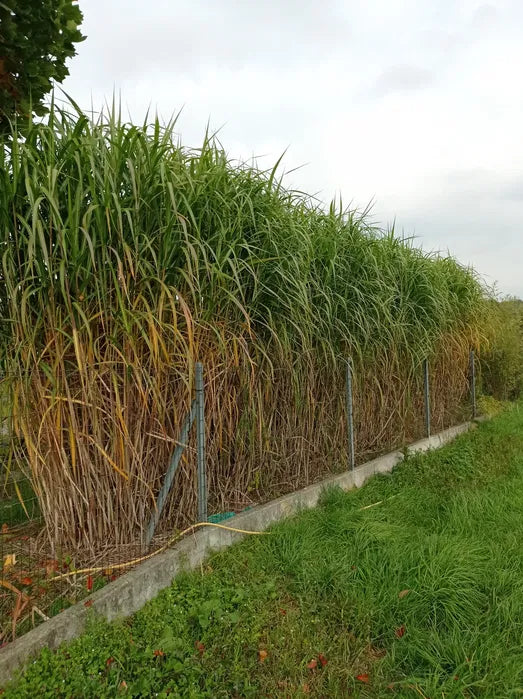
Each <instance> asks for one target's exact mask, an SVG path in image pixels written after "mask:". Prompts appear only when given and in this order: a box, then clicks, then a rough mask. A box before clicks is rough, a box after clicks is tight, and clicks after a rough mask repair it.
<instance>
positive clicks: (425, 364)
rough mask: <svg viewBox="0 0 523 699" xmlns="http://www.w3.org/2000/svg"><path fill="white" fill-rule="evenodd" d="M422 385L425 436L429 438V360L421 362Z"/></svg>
mask: <svg viewBox="0 0 523 699" xmlns="http://www.w3.org/2000/svg"><path fill="white" fill-rule="evenodd" d="M423 383H424V388H425V434H426V435H427V437H430V386H429V360H428V359H424V360H423Z"/></svg>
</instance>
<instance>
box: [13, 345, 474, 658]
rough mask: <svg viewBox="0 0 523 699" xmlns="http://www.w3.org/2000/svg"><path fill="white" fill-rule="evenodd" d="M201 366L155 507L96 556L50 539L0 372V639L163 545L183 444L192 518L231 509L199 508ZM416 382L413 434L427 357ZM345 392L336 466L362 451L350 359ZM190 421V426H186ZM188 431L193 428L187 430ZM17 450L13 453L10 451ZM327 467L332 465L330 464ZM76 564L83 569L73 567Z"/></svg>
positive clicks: (203, 493)
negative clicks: (193, 491) (193, 487)
mask: <svg viewBox="0 0 523 699" xmlns="http://www.w3.org/2000/svg"><path fill="white" fill-rule="evenodd" d="M474 367H475V361H474V355H473V353H471V356H470V367H469V386H470V402H468V401H467V402H466V404H464V405H463V406H462V408H463V411H462V415H463V418H464V419H467V418H470V417H474V416H475V414H476V399H475V371H474ZM203 369H204V368H203V367H202V366H201V365H199V366H198V367H197V378H198V381H197V386H196V388H197V391H196V395H195V399H194V401H193V405H192V406H191V410H190V413H189V414H188V416H187V419H186V421H185V425H184V428H182V431H181V434H180V435H178V442H177V446H176V448H175V449H174V452H173V456H172V459H171V461H170V463H169V464H166V469H165V478H164V482H163V484H162V487H161V489H160V490H159V492H158V496H157V498H158V499H157V507H156V509H155V511H153V514H152V516H151V519H150V520H149V521H148V522H145V523H143V530H144V537H143V539H142V540H141V541H135V542H129V544H128V545H126V546H121V545H120V546H118V547H117V548H115V547H109V546H108V547H107V549H106V550H99V551H97V553H96V557H94V556H93V554H92V552H87V551H81V550H76V551H61V550H57V549H56V548H54V547H53V546H52V545H51V544H50V542H49V539H48V537H47V536H46V531H45V527H44V522H43V518H42V516H41V513H40V509H39V502H38V497H37V494H36V493H35V492H34V490H33V487H32V484H31V480H30V478H29V474H28V473H24V472H22V471H21V470H20V467H19V464H20V463H23V458H22V459H21V458H20V456H21V455H23V451H20V450H23V445H22V444H20V443H18V441H17V438H16V436H15V435H14V433H13V429H12V405H13V401H12V396H11V383H10V377H9V376H6V375H3V376H1V377H0V473H1V484H0V528H1V534H0V565H2V576H1V579H0V585H1V587H0V647H1V646H2V645H5V644H7V643H9V642H10V641H12V640H13V639H14V638H16V637H17V636H20V635H21V634H23V633H25V632H27V631H28V630H30V629H31V628H33V627H34V626H36V625H37V624H39V623H41V622H42V621H43V620H46V619H48V618H50V617H51V616H54V615H55V614H58V613H59V612H60V611H62V610H63V609H66V608H67V607H69V606H71V605H73V604H75V603H77V602H78V601H80V600H84V604H85V605H86V606H89V605H90V599H89V598H90V595H91V594H92V593H93V592H94V591H96V590H98V589H100V588H101V587H103V586H104V585H106V584H108V583H109V582H110V581H112V580H114V579H115V578H116V577H117V576H118V575H120V574H122V573H124V572H125V571H126V570H128V569H129V567H130V565H129V564H130V563H131V564H132V562H133V561H134V562H135V563H137V562H139V561H140V560H141V559H142V558H143V557H147V556H149V555H150V553H149V551H158V549H161V548H162V547H166V546H168V545H169V543H170V542H171V541H172V530H171V528H170V527H168V526H165V521H164V526H163V527H158V524H159V522H160V521H161V514H162V508H163V506H164V504H165V502H166V500H167V498H168V496H169V491H170V489H171V485H172V484H173V483H174V475H175V472H176V469H177V468H178V464H179V463H180V462H181V460H182V459H183V457H184V452H185V451H186V449H188V450H191V451H192V450H193V449H196V452H197V491H198V492H197V496H198V519H199V520H209V521H214V522H220V521H223V520H226V519H227V518H228V517H230V516H232V515H234V514H235V512H234V511H232V508H231V511H225V512H214V513H213V514H211V515H210V516H208V515H207V506H208V502H209V497H208V496H209V495H211V498H212V492H211V493H209V494H208V493H207V479H206V465H205V451H206V447H205V416H204V386H203V379H204V372H203ZM416 385H417V388H416V391H417V392H418V393H419V394H420V395H419V397H418V400H417V402H416V403H415V405H413V410H415V412H416V416H415V417H416V424H417V428H416V434H415V435H413V436H414V438H420V437H424V436H429V435H430V434H431V431H432V422H431V408H432V409H434V398H433V396H432V394H431V386H430V366H429V363H428V362H424V363H423V365H422V366H420V371H419V376H418V377H417V384H416ZM411 388H412V387H411ZM346 396H347V401H346V413H347V414H346V418H347V437H348V440H347V444H346V453H347V459H346V462H345V464H343V465H341V466H340V468H347V469H353V468H355V467H356V465H357V463H358V461H360V462H361V460H366V459H365V455H361V454H358V452H357V449H355V442H356V443H357V428H356V429H355V427H354V425H355V421H354V419H353V416H354V414H357V411H358V400H357V395H356V396H354V395H353V369H352V363H351V362H350V360H349V361H348V362H347V373H346ZM193 424H194V425H195V426H196V429H195V430H194V428H193V429H191V427H192V425H193ZM194 431H196V435H195V436H194V435H193V434H192V433H193V432H194ZM355 432H356V434H355ZM393 446H397V445H392V444H390V445H388V447H389V448H392V447H393ZM17 450H18V458H17V459H15V458H14V454H15V453H16V451H17ZM382 450H383V449H382ZM329 472H330V473H332V470H330V471H329ZM329 472H326V473H325V474H324V475H328V473H329ZM280 494H281V493H280ZM253 504H255V503H253ZM164 519H165V517H164ZM153 536H154V539H153ZM86 568H87V569H88V570H85V569H86ZM78 570H82V571H83V572H75V571H78Z"/></svg>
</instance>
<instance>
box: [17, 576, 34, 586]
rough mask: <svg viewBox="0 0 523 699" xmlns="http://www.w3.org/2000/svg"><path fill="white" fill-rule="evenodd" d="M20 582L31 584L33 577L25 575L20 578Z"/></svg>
mask: <svg viewBox="0 0 523 699" xmlns="http://www.w3.org/2000/svg"><path fill="white" fill-rule="evenodd" d="M20 583H21V584H22V585H32V584H33V579H32V578H30V577H25V578H22V579H21V580H20Z"/></svg>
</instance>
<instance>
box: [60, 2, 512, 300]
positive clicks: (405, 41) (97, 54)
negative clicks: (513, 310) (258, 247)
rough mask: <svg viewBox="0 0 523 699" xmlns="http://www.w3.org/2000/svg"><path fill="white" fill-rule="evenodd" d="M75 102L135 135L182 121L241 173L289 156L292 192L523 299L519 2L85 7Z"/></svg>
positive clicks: (192, 139)
mask: <svg viewBox="0 0 523 699" xmlns="http://www.w3.org/2000/svg"><path fill="white" fill-rule="evenodd" d="M80 6H81V8H82V10H83V12H84V17H85V20H84V25H83V31H84V33H85V34H87V40H86V41H85V42H84V43H83V44H80V45H79V46H78V56H77V57H76V58H74V59H73V61H71V63H70V65H69V67H70V72H71V75H70V77H69V78H68V79H67V81H66V83H65V85H64V88H65V89H66V91H68V92H69V93H70V94H71V95H72V96H73V97H74V98H75V99H76V100H77V101H78V102H80V104H81V105H82V106H85V107H88V108H89V107H90V105H91V103H92V104H93V105H94V107H95V108H98V107H100V106H102V104H103V102H104V100H109V101H110V100H111V97H112V94H113V90H116V91H118V92H120V94H121V99H122V104H123V105H124V106H125V107H126V108H127V109H128V111H129V113H130V114H131V116H132V117H133V118H134V119H137V120H138V119H141V118H142V117H143V116H144V114H145V112H146V110H147V108H149V107H151V108H152V109H153V111H154V110H157V111H158V113H159V114H160V115H161V116H162V117H163V118H165V119H167V118H168V117H169V116H171V115H172V114H173V113H174V112H177V111H179V110H180V109H181V108H183V111H182V115H181V117H180V119H179V122H178V131H179V133H180V135H181V139H182V142H183V143H184V144H185V145H188V146H197V145H199V144H200V142H201V140H202V136H203V133H204V131H205V126H206V124H207V122H208V121H210V124H211V126H212V127H213V128H220V140H221V142H222V143H223V145H224V147H225V149H226V150H227V151H228V153H229V154H230V155H231V156H232V157H239V158H251V157H252V156H253V155H256V156H263V158H262V160H261V161H260V162H261V164H263V165H264V166H267V167H268V166H269V165H270V164H271V163H272V162H274V161H275V160H276V159H277V158H278V157H279V156H280V155H281V153H282V152H283V151H284V150H285V149H287V154H286V157H285V159H284V168H285V169H286V170H291V169H292V168H294V167H296V166H299V165H303V166H304V167H302V168H300V169H299V170H298V171H296V172H293V173H291V174H290V175H289V176H288V180H287V183H288V185H289V186H295V187H298V188H300V189H304V190H306V191H308V192H310V193H318V194H319V196H320V197H321V198H322V199H324V200H330V199H331V198H332V197H333V196H334V195H340V194H341V196H342V198H343V200H344V202H346V203H347V204H348V203H350V202H352V204H353V206H355V207H357V208H363V207H365V206H366V205H367V204H368V203H369V202H370V201H371V200H373V201H374V202H375V203H374V208H373V217H374V219H375V221H376V222H378V223H381V224H383V225H387V224H390V223H392V222H393V221H394V219H395V221H396V228H397V230H399V231H400V232H401V231H404V232H405V233H406V234H408V235H415V236H417V238H418V240H419V243H420V244H422V245H423V246H424V247H425V248H426V249H430V250H441V251H443V252H446V251H450V252H451V253H452V254H453V255H455V256H456V257H458V258H459V259H460V260H461V261H462V262H464V263H467V264H472V265H473V266H474V267H475V268H476V269H477V271H478V272H479V273H481V274H482V276H483V277H484V278H485V279H486V281H487V282H488V283H489V284H492V283H494V282H496V281H497V282H498V288H499V291H500V292H502V293H505V294H516V295H518V296H521V297H523V270H522V265H523V235H522V223H523V75H522V73H523V2H522V0H498V1H495V2H491V3H488V4H485V3H482V2H479V1H477V0H455V1H452V0H359V1H356V0H314V1H313V0H148V2H143V0H140V2H138V1H136V0H110V2H108V1H107V0H80Z"/></svg>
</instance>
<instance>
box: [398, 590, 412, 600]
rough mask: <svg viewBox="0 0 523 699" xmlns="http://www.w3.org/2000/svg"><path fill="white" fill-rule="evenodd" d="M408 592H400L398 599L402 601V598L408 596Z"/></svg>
mask: <svg viewBox="0 0 523 699" xmlns="http://www.w3.org/2000/svg"><path fill="white" fill-rule="evenodd" d="M409 592H410V590H402V591H401V592H399V593H398V597H399V598H400V599H403V598H404V597H406V596H407V595H408V594H409Z"/></svg>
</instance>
